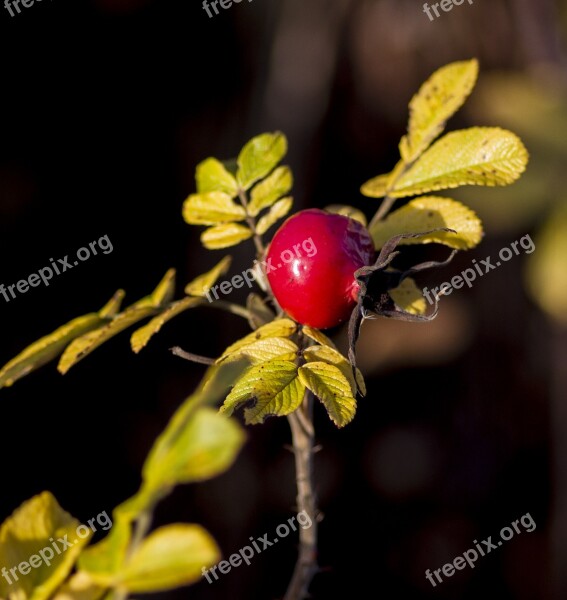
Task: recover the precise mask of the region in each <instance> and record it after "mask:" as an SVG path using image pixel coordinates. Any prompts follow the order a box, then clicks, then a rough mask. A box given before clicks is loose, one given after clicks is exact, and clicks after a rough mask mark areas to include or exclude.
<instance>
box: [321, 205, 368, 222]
mask: <svg viewBox="0 0 567 600" xmlns="http://www.w3.org/2000/svg"><path fill="white" fill-rule="evenodd" d="M325 210H326V211H327V212H330V213H332V214H334V215H343V217H349V219H354V220H355V221H358V222H359V223H361V224H362V225H364V227H366V225H367V224H368V222H367V220H366V215H365V214H364V213H363V212H362V211H361V210H358V208H354V206H348V205H346V204H330V205H329V206H325Z"/></svg>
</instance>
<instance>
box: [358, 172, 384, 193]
mask: <svg viewBox="0 0 567 600" xmlns="http://www.w3.org/2000/svg"><path fill="white" fill-rule="evenodd" d="M389 181H390V174H389V173H386V174H385V175H378V176H377V177H373V178H372V179H369V180H368V181H367V182H366V183H364V184H363V185H362V187H361V188H360V193H361V194H362V195H363V196H368V197H369V198H382V197H383V196H385V195H386V193H387V191H388V182H389Z"/></svg>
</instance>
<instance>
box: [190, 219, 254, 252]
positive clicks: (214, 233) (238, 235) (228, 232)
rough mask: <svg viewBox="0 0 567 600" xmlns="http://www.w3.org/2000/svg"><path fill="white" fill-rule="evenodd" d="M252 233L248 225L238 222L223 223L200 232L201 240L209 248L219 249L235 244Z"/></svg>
mask: <svg viewBox="0 0 567 600" xmlns="http://www.w3.org/2000/svg"><path fill="white" fill-rule="evenodd" d="M253 235H254V234H253V233H252V230H251V229H250V227H246V226H245V225H239V224H238V223H225V224H224V225H218V226H217V227H211V228H209V229H207V230H205V231H204V232H203V233H202V234H201V242H202V244H203V246H205V248H207V249H209V250H220V249H221V248H229V247H230V246H236V245H237V244H240V242H243V241H244V240H248V239H250V238H251V237H252V236H253Z"/></svg>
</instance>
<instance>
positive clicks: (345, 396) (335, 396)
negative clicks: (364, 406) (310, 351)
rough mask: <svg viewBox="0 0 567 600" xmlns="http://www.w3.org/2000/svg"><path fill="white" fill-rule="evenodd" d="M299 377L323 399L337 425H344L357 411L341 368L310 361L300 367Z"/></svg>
mask: <svg viewBox="0 0 567 600" xmlns="http://www.w3.org/2000/svg"><path fill="white" fill-rule="evenodd" d="M299 379H300V381H301V383H303V385H304V386H305V387H306V388H307V389H309V390H311V392H313V394H314V395H315V396H316V397H317V398H319V400H321V402H322V403H323V405H324V406H325V408H326V409H327V412H328V413H329V417H331V420H332V421H333V423H334V424H335V425H336V426H337V427H344V426H345V425H347V424H348V423H350V422H351V421H352V419H353V418H354V415H355V413H356V400H355V399H354V397H353V394H352V392H351V387H350V383H349V381H348V379H347V378H346V377H345V376H344V375H343V374H342V372H341V370H340V369H339V368H338V367H336V366H334V365H330V364H327V363H325V362H310V363H307V364H306V365H304V366H302V367H300V368H299Z"/></svg>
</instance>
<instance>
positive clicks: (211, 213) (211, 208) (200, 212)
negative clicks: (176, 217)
mask: <svg viewBox="0 0 567 600" xmlns="http://www.w3.org/2000/svg"><path fill="white" fill-rule="evenodd" d="M183 218H184V219H185V222H186V223H189V225H217V224H219V223H232V222H234V221H244V219H245V218H246V211H245V210H244V208H242V206H240V205H239V204H236V203H235V202H234V201H233V200H232V198H231V197H230V196H229V195H228V194H225V193H224V192H207V193H206V194H191V196H189V198H187V200H185V202H184V204H183Z"/></svg>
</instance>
